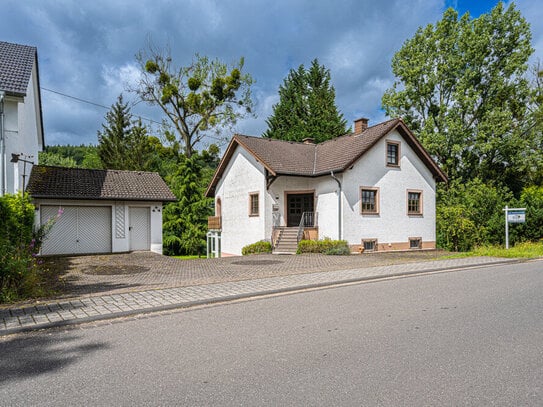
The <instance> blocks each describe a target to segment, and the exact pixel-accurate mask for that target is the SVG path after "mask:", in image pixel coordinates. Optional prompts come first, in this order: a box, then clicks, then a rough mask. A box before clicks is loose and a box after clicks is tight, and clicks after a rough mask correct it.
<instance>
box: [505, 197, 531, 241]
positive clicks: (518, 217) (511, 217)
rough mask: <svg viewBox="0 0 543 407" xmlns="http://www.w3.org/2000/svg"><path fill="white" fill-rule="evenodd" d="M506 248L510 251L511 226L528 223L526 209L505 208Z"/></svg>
mask: <svg viewBox="0 0 543 407" xmlns="http://www.w3.org/2000/svg"><path fill="white" fill-rule="evenodd" d="M504 211H505V248H506V249H509V224H510V223H524V222H526V208H509V207H508V206H505V209H504Z"/></svg>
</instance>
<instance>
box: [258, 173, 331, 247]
mask: <svg viewBox="0 0 543 407" xmlns="http://www.w3.org/2000/svg"><path fill="white" fill-rule="evenodd" d="M301 192H307V193H309V192H313V193H314V194H315V203H314V208H315V212H316V213H317V224H318V227H319V237H320V238H323V237H329V238H331V239H337V238H338V215H337V207H338V185H337V183H336V181H334V180H333V179H332V177H330V176H329V175H326V176H322V177H317V178H309V177H294V176H279V177H277V179H276V180H275V181H274V182H273V183H272V184H271V186H270V188H269V194H270V196H271V197H272V198H273V202H274V203H275V204H277V205H278V209H279V211H278V214H279V215H278V216H279V225H278V226H286V224H287V216H286V211H287V207H286V205H287V203H286V199H287V197H286V195H287V194H288V193H301ZM267 232H268V236H271V233H272V229H271V227H270V228H269V230H267Z"/></svg>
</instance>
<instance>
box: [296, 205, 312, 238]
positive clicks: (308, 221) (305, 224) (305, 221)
mask: <svg viewBox="0 0 543 407" xmlns="http://www.w3.org/2000/svg"><path fill="white" fill-rule="evenodd" d="M315 219H316V213H315V212H304V213H302V218H301V219H300V225H299V226H298V236H297V239H296V240H297V241H298V243H299V242H300V240H301V239H302V237H303V233H304V229H305V228H310V227H315V226H316V225H315Z"/></svg>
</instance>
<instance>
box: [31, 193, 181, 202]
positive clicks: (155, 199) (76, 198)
mask: <svg viewBox="0 0 543 407" xmlns="http://www.w3.org/2000/svg"><path fill="white" fill-rule="evenodd" d="M30 196H31V197H32V199H67V200H68V199H69V200H71V201H139V202H175V201H177V198H164V197H162V198H160V197H149V198H142V197H137V198H136V197H126V196H117V197H109V196H108V197H96V196H86V197H82V196H70V195H43V194H38V195H34V194H32V193H30Z"/></svg>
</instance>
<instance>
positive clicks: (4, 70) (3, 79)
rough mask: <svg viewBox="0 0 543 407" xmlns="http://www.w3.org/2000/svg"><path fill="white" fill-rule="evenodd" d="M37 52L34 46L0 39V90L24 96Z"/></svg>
mask: <svg viewBox="0 0 543 407" xmlns="http://www.w3.org/2000/svg"><path fill="white" fill-rule="evenodd" d="M37 52H38V51H37V49H36V47H31V46H28V45H20V44H12V43H10V42H4V41H0V90H3V91H5V92H6V93H7V94H11V95H15V96H26V90H27V89H28V82H29V81H30V75H31V74H32V67H33V66H34V62H37Z"/></svg>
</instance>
